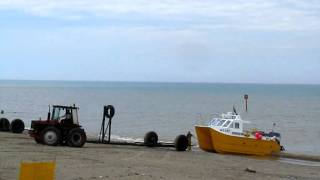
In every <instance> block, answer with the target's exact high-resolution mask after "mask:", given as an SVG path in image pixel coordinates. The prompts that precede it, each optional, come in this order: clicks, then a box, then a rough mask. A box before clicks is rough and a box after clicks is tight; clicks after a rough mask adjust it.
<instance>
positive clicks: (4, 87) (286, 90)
mask: <svg viewBox="0 0 320 180" xmlns="http://www.w3.org/2000/svg"><path fill="white" fill-rule="evenodd" d="M245 94H247V95H248V96H249V98H248V110H247V111H246V109H245V100H244V95H245ZM73 104H75V105H76V106H78V107H79V121H80V124H81V125H82V126H83V127H84V129H85V130H86V132H87V134H88V136H91V137H98V135H99V132H100V129H101V123H102V118H103V107H104V106H105V105H113V106H114V107H115V111H116V113H115V116H114V117H113V119H112V136H113V138H123V139H137V140H142V139H143V137H144V135H145V134H146V133H147V132H148V131H155V132H156V133H157V134H158V136H159V140H161V141H173V140H174V139H175V137H176V136H177V135H179V134H186V133H187V132H188V131H190V132H191V133H193V134H195V131H194V125H196V124H203V125H204V124H206V123H207V122H208V120H210V118H212V117H213V116H214V114H217V113H218V114H219V113H223V112H228V111H232V110H233V107H235V109H236V110H237V113H238V114H240V115H241V117H242V119H244V120H247V121H250V122H251V123H250V124H246V127H245V129H252V128H256V129H259V130H262V131H266V132H269V131H271V130H274V131H277V132H280V133H281V136H282V137H281V138H282V139H281V143H282V145H283V146H284V147H285V149H286V151H288V152H291V153H301V154H309V155H320V85H284V84H226V83H156V82H85V81H18V80H0V110H3V114H0V117H5V118H8V119H9V120H10V121H12V120H13V119H16V118H20V119H22V120H23V121H24V122H25V124H26V127H30V123H31V120H38V119H42V120H44V119H46V117H47V112H48V109H49V108H48V106H49V105H73ZM193 141H194V143H196V138H194V139H193Z"/></svg>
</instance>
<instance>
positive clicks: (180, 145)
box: [174, 135, 188, 151]
mask: <svg viewBox="0 0 320 180" xmlns="http://www.w3.org/2000/svg"><path fill="white" fill-rule="evenodd" d="M174 146H175V148H176V150H177V151H185V150H186V149H187V147H188V138H187V136H186V135H179V136H177V137H176V139H175V140H174Z"/></svg>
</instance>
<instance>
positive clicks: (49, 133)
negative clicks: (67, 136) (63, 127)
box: [40, 127, 61, 146]
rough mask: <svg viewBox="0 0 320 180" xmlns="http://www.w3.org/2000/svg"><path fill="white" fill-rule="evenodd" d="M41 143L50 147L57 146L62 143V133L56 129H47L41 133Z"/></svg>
mask: <svg viewBox="0 0 320 180" xmlns="http://www.w3.org/2000/svg"><path fill="white" fill-rule="evenodd" d="M40 137H41V141H40V142H43V143H44V144H46V145H49V146H56V145H58V144H59V142H60V137H61V133H60V131H59V130H58V129H57V128H55V127H46V128H45V129H44V130H42V132H41V136H40Z"/></svg>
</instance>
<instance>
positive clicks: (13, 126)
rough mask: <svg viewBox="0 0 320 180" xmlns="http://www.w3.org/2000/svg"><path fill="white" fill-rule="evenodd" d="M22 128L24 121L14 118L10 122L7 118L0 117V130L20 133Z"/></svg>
mask: <svg viewBox="0 0 320 180" xmlns="http://www.w3.org/2000/svg"><path fill="white" fill-rule="evenodd" d="M24 128H25V126H24V122H23V121H22V120H21V119H15V120H13V121H12V122H11V123H10V121H9V120H8V119H7V118H0V131H11V132H12V133H22V132H23V131H24Z"/></svg>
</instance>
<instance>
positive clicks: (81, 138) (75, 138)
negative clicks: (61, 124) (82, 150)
mask: <svg viewBox="0 0 320 180" xmlns="http://www.w3.org/2000/svg"><path fill="white" fill-rule="evenodd" d="M86 141H87V135H86V133H85V132H84V130H83V129H80V128H75V129H71V130H70V132H69V135H68V138H67V143H68V145H69V146H70V147H82V146H83V145H84V144H85V143H86Z"/></svg>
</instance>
